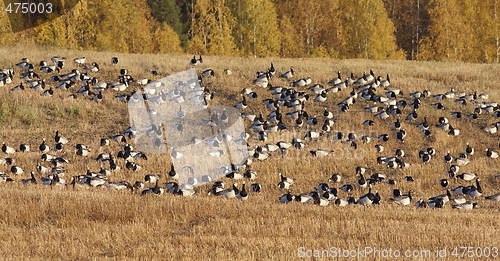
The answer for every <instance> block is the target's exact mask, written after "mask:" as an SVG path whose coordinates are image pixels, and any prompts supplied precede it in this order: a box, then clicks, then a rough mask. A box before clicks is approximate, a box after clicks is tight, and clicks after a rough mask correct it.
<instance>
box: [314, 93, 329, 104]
mask: <svg viewBox="0 0 500 261" xmlns="http://www.w3.org/2000/svg"><path fill="white" fill-rule="evenodd" d="M326 99H327V98H326V92H325V91H322V92H321V93H320V94H318V95H317V96H316V98H314V101H315V102H325V101H326Z"/></svg>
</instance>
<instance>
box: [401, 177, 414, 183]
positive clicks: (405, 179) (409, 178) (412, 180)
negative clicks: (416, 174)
mask: <svg viewBox="0 0 500 261" xmlns="http://www.w3.org/2000/svg"><path fill="white" fill-rule="evenodd" d="M403 180H404V181H407V182H415V179H413V177H412V176H405V177H404V178H403Z"/></svg>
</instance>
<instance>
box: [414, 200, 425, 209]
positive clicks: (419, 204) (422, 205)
mask: <svg viewBox="0 0 500 261" xmlns="http://www.w3.org/2000/svg"><path fill="white" fill-rule="evenodd" d="M415 207H416V208H426V207H427V202H425V201H424V200H423V199H419V200H418V201H417V202H416V203H415Z"/></svg>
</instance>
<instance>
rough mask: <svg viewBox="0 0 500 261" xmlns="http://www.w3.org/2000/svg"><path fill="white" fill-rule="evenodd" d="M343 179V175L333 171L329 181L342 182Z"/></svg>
mask: <svg viewBox="0 0 500 261" xmlns="http://www.w3.org/2000/svg"><path fill="white" fill-rule="evenodd" d="M341 180H342V176H341V175H340V174H338V173H333V174H332V176H331V177H330V178H329V179H328V182H336V183H337V182H340V181H341Z"/></svg>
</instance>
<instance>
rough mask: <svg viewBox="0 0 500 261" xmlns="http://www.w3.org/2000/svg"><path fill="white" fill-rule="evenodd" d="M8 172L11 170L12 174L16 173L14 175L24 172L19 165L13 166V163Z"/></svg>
mask: <svg viewBox="0 0 500 261" xmlns="http://www.w3.org/2000/svg"><path fill="white" fill-rule="evenodd" d="M10 172H12V173H13V174H16V175H20V174H23V173H24V171H23V169H22V168H21V167H19V166H15V165H14V166H12V167H10Z"/></svg>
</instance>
